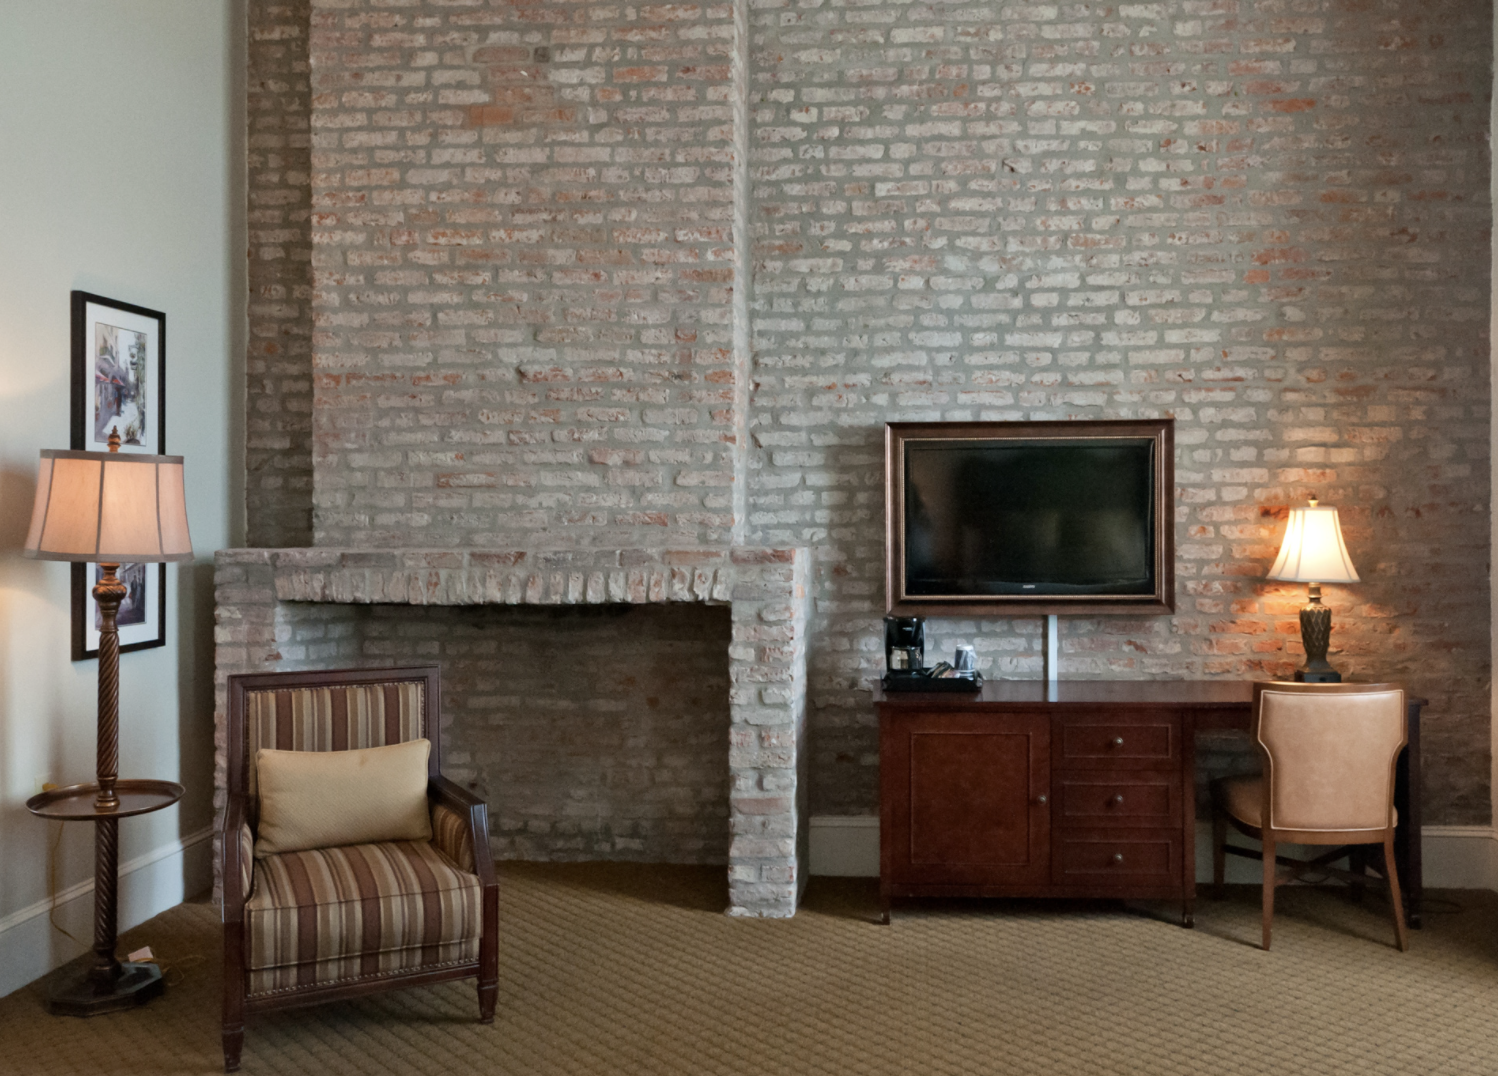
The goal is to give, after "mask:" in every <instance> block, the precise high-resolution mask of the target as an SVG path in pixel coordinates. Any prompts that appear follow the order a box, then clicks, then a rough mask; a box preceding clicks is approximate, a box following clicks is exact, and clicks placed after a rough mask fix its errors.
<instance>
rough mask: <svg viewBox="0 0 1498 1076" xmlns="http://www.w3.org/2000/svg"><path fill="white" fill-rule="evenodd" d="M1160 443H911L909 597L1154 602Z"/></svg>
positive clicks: (1113, 440)
mask: <svg viewBox="0 0 1498 1076" xmlns="http://www.w3.org/2000/svg"><path fill="white" fill-rule="evenodd" d="M1154 453H1155V441H1154V439H1153V438H1148V437H1141V438H1090V439H1078V440H1065V439H1061V438H1052V439H1045V440H1034V441H1025V440H1014V439H1009V440H930V441H923V440H916V439H912V440H907V441H906V442H905V444H904V462H905V472H904V483H903V485H904V494H905V498H904V499H905V503H904V517H905V534H904V593H905V594H906V595H908V596H909V597H913V598H918V597H981V596H995V597H999V596H1012V597H1021V598H1023V597H1034V598H1039V597H1043V596H1052V597H1065V596H1084V595H1098V596H1103V595H1117V596H1128V595H1138V596H1140V597H1145V598H1148V597H1150V596H1152V595H1154V594H1155V593H1156V578H1155V565H1156V563H1157V558H1156V550H1155V533H1156V520H1155V513H1156V511H1158V506H1157V505H1156V504H1155V480H1154V475H1155V457H1154Z"/></svg>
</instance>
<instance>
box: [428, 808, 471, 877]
mask: <svg viewBox="0 0 1498 1076" xmlns="http://www.w3.org/2000/svg"><path fill="white" fill-rule="evenodd" d="M432 843H433V844H435V845H436V846H437V848H438V850H439V851H441V853H442V854H443V855H445V856H446V857H447V858H448V859H450V860H452V861H453V864H454V865H455V866H456V867H457V868H458V869H459V870H461V871H468V872H470V873H472V872H473V871H476V870H478V864H477V861H476V860H475V859H474V857H473V831H472V830H471V829H469V828H468V816H467V815H466V814H459V813H458V812H457V811H455V810H453V809H452V808H451V807H449V806H447V805H446V804H445V803H439V804H437V805H436V806H435V807H433V808H432Z"/></svg>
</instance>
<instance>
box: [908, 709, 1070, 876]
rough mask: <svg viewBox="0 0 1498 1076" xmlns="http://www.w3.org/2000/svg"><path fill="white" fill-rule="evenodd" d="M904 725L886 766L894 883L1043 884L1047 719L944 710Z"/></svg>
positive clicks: (1047, 845) (1046, 840)
mask: <svg viewBox="0 0 1498 1076" xmlns="http://www.w3.org/2000/svg"><path fill="white" fill-rule="evenodd" d="M902 724H903V725H904V727H903V729H902V733H901V734H900V735H899V737H898V738H899V739H900V740H901V741H903V742H902V743H901V744H900V747H901V750H900V751H899V752H898V755H900V756H903V758H902V759H900V760H899V761H896V759H894V758H891V759H890V760H889V761H890V762H894V763H895V764H896V765H899V766H900V767H901V772H902V774H903V780H900V781H899V783H900V784H901V786H902V787H901V788H900V789H899V790H898V792H897V793H896V797H895V798H896V803H893V804H891V806H894V807H896V810H895V811H894V812H893V813H894V815H895V817H894V818H892V819H891V821H892V822H893V823H894V826H895V828H894V831H893V832H892V833H891V835H890V836H891V837H892V838H893V841H894V846H893V847H892V849H891V851H892V852H893V854H894V855H893V859H894V862H893V863H892V864H891V866H892V867H893V868H894V875H895V877H896V878H897V879H898V880H899V881H902V882H909V883H913V884H931V885H938V884H954V885H955V884H1004V883H1021V882H1043V881H1044V880H1045V879H1046V878H1047V877H1048V876H1049V873H1050V867H1049V864H1050V826H1049V817H1050V812H1049V808H1048V806H1047V804H1046V803H1045V799H1046V797H1047V793H1048V790H1049V781H1050V758H1049V754H1050V752H1049V742H1050V730H1049V724H1048V720H1047V718H1046V717H1045V716H1043V715H1028V714H1018V715H1016V714H1000V715H992V716H986V715H977V714H951V713H948V714H940V715H936V714H933V715H926V717H925V718H924V719H919V720H914V721H911V722H909V723H908V724H905V723H902ZM891 776H893V775H891ZM886 787H889V786H888V785H886Z"/></svg>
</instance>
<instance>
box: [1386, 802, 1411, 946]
mask: <svg viewBox="0 0 1498 1076" xmlns="http://www.w3.org/2000/svg"><path fill="white" fill-rule="evenodd" d="M1384 876H1385V877H1387V878H1388V879H1389V903H1390V904H1391V905H1393V908H1394V941H1395V943H1396V944H1397V945H1398V946H1399V951H1400V952H1401V953H1402V952H1404V951H1405V950H1406V949H1408V948H1409V944H1410V940H1409V934H1408V933H1407V932H1406V927H1405V925H1404V901H1403V900H1402V899H1401V898H1400V893H1399V871H1398V869H1397V868H1396V867H1395V864H1394V831H1393V830H1392V829H1391V830H1388V831H1387V832H1385V833H1384Z"/></svg>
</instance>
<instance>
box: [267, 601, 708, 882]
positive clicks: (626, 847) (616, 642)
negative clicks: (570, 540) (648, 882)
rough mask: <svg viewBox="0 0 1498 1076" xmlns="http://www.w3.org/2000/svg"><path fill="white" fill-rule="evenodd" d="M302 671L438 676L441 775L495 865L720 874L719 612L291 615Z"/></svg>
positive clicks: (301, 609)
mask: <svg viewBox="0 0 1498 1076" xmlns="http://www.w3.org/2000/svg"><path fill="white" fill-rule="evenodd" d="M284 623H285V624H286V627H287V634H288V635H289V639H288V641H289V642H290V644H291V648H295V647H304V648H306V655H307V660H309V661H310V662H311V664H313V665H314V666H316V665H319V664H331V663H337V664H341V665H375V666H379V665H392V664H397V665H398V664H402V663H411V662H427V661H436V662H440V663H441V665H442V718H443V722H442V723H443V728H442V756H443V771H444V773H446V774H447V776H448V777H451V778H452V779H453V780H455V781H458V782H459V783H461V784H463V785H464V786H465V787H467V788H471V789H472V790H473V791H475V792H477V793H478V794H479V795H480V796H482V797H483V798H484V800H485V801H486V802H487V803H488V804H489V831H490V834H491V837H492V840H491V843H492V846H493V850H494V854H495V855H496V856H498V857H501V858H505V859H528V860H569V859H633V860H640V861H643V862H650V863H724V862H726V861H727V857H728V837H729V832H728V740H729V735H728V730H729V716H728V646H729V637H730V623H729V612H728V608H727V606H710V605H692V604H685V605H671V606H665V605H603V606H593V607H586V606H584V607H578V606H563V607H560V608H544V607H529V608H527V607H519V608H516V607H506V606H491V605H478V606H446V605H438V606H423V607H419V608H411V607H409V606H397V605H333V604H313V605H298V606H294V607H292V608H291V611H290V613H289V616H288V617H287V619H286V620H285V621H284Z"/></svg>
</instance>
